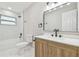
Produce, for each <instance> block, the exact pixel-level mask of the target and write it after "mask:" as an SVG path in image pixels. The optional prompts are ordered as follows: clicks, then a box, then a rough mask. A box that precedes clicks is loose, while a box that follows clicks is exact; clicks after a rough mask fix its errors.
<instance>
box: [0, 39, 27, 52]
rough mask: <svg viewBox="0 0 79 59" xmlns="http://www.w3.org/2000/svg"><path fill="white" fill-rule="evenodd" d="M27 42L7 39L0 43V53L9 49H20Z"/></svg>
mask: <svg viewBox="0 0 79 59" xmlns="http://www.w3.org/2000/svg"><path fill="white" fill-rule="evenodd" d="M27 44H28V42H24V41H23V40H21V39H19V38H18V39H7V40H2V41H0V51H3V50H7V49H11V48H20V47H24V46H25V45H27Z"/></svg>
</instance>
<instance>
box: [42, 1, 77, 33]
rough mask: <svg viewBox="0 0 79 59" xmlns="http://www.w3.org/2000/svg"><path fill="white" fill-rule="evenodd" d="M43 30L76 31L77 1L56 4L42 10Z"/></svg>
mask: <svg viewBox="0 0 79 59" xmlns="http://www.w3.org/2000/svg"><path fill="white" fill-rule="evenodd" d="M43 17H44V19H43V21H44V30H45V31H53V30H54V29H59V31H63V32H65V31H67V32H77V31H78V11H77V2H68V3H64V4H62V5H59V6H56V7H54V8H52V9H50V10H47V11H45V12H44V16H43Z"/></svg>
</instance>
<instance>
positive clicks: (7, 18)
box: [1, 16, 16, 21]
mask: <svg viewBox="0 0 79 59" xmlns="http://www.w3.org/2000/svg"><path fill="white" fill-rule="evenodd" d="M1 19H2V20H8V21H16V19H15V18H13V17H7V16H1Z"/></svg>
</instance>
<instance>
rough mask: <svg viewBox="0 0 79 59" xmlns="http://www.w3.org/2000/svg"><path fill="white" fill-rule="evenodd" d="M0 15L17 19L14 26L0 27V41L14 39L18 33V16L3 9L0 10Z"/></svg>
mask: <svg viewBox="0 0 79 59" xmlns="http://www.w3.org/2000/svg"><path fill="white" fill-rule="evenodd" d="M0 14H3V15H8V16H12V17H16V18H17V25H16V26H9V25H0V40H7V39H16V38H17V37H18V33H19V25H18V24H19V20H20V19H18V17H17V16H18V14H16V13H14V12H11V11H7V10H4V9H0Z"/></svg>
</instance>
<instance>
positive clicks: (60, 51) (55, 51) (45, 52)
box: [35, 36, 79, 57]
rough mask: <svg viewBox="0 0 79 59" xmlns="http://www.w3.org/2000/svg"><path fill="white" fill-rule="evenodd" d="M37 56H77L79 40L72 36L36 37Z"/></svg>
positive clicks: (78, 53)
mask: <svg viewBox="0 0 79 59" xmlns="http://www.w3.org/2000/svg"><path fill="white" fill-rule="evenodd" d="M35 56H36V57H77V56H79V40H78V39H70V38H55V37H54V38H53V37H47V36H36V37H35Z"/></svg>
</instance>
